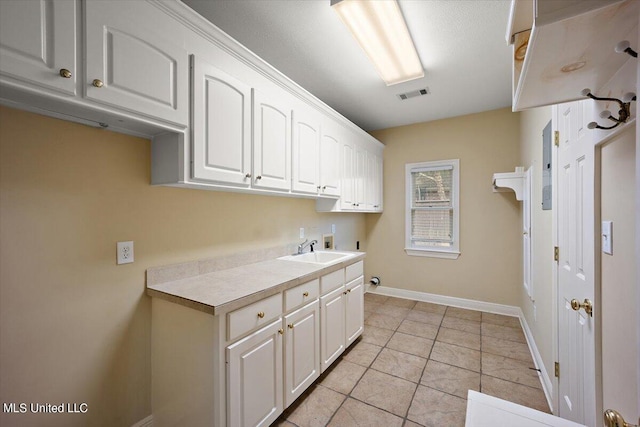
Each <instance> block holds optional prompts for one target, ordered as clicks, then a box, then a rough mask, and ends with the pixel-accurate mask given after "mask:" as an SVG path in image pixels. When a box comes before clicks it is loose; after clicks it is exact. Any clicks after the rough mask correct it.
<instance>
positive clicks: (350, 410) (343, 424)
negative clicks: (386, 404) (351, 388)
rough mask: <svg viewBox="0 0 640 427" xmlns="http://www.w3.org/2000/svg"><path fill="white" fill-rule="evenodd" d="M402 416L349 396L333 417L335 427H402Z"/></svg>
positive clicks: (332, 422)
mask: <svg viewBox="0 0 640 427" xmlns="http://www.w3.org/2000/svg"><path fill="white" fill-rule="evenodd" d="M402 421H403V420H402V418H400V417H397V416H395V415H392V414H390V413H388V412H385V411H383V410H381V409H378V408H376V407H373V406H370V405H367V404H366V403H362V402H360V401H359V400H355V399H352V398H348V399H347V400H346V401H345V402H344V403H343V404H342V406H341V407H340V409H338V412H336V414H335V416H334V417H333V418H332V419H331V422H330V423H329V426H335V427H378V426H379V427H387V426H388V427H401V426H402Z"/></svg>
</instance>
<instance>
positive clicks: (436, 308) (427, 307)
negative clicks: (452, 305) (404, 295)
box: [413, 301, 447, 314]
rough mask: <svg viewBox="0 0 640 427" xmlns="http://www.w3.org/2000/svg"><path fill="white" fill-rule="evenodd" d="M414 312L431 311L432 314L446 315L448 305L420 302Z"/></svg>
mask: <svg viewBox="0 0 640 427" xmlns="http://www.w3.org/2000/svg"><path fill="white" fill-rule="evenodd" d="M413 309H414V310H420V311H430V312H432V313H439V314H444V312H445V310H446V309H447V306H446V305H442V304H434V303H431V302H424V301H418V302H417V303H416V305H415V307H413Z"/></svg>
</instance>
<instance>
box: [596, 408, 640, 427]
mask: <svg viewBox="0 0 640 427" xmlns="http://www.w3.org/2000/svg"><path fill="white" fill-rule="evenodd" d="M604 425H605V426H607V427H638V426H637V425H635V424H629V423H628V422H626V421H625V420H624V418H622V415H620V413H619V412H618V411H614V410H613V409H607V410H606V411H604Z"/></svg>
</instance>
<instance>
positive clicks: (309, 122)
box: [293, 108, 320, 194]
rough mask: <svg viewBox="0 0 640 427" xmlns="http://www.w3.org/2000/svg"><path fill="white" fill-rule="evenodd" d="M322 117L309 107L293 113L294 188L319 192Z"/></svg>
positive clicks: (307, 191) (313, 192)
mask: <svg viewBox="0 0 640 427" xmlns="http://www.w3.org/2000/svg"><path fill="white" fill-rule="evenodd" d="M319 149H320V118H319V117H318V115H317V114H314V113H313V112H312V111H310V110H308V109H302V108H298V109H296V110H295V111H294V113H293V190H294V191H297V192H301V193H309V194H317V193H318V191H319V190H320V188H319V187H320V185H319V182H318V168H319V161H318V155H319Z"/></svg>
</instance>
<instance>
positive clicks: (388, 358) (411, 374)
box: [371, 348, 427, 383]
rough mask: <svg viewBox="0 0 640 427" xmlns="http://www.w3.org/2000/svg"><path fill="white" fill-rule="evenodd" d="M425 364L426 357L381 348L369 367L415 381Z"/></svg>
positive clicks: (418, 378)
mask: <svg viewBox="0 0 640 427" xmlns="http://www.w3.org/2000/svg"><path fill="white" fill-rule="evenodd" d="M426 364H427V359H425V358H423V357H419V356H414V355H413V354H409V353H403V352H401V351H397V350H392V349H390V348H383V349H382V351H380V354H378V357H376V360H375V361H374V362H373V364H372V365H371V369H376V370H378V371H380V372H384V373H385V374H390V375H393V376H396V377H400V378H404V379H405V380H409V381H411V382H414V383H417V382H419V381H420V377H421V376H422V371H423V370H424V366H425V365H426Z"/></svg>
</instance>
